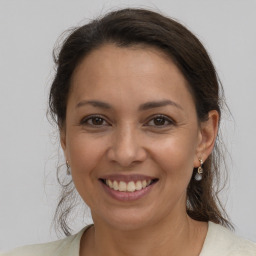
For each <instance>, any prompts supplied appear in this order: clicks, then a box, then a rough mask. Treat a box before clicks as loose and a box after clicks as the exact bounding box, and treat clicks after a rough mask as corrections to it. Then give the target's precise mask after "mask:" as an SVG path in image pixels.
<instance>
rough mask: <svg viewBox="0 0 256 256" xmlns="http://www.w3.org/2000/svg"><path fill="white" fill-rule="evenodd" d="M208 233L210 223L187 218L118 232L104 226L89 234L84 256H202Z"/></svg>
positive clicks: (82, 243)
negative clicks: (201, 252) (200, 255)
mask: <svg viewBox="0 0 256 256" xmlns="http://www.w3.org/2000/svg"><path fill="white" fill-rule="evenodd" d="M206 233H207V223H202V222H197V221H194V220H192V219H191V218H190V217H188V216H187V215H185V216H180V217H179V218H178V219H177V218H176V219H174V220H173V221H171V222H170V220H168V222H166V221H162V222H160V223H156V224H155V225H150V226H149V227H144V228H142V229H139V230H128V231H127V230H125V231H123V230H118V229H115V228H111V227H109V226H105V225H102V223H97V221H96V222H95V226H94V227H93V228H91V229H90V230H88V232H86V235H85V236H84V237H83V239H82V240H81V250H80V255H81V256H83V255H88V256H89V255H94V256H100V255H106V252H107V255H109V256H127V255H129V256H138V255H139V256H144V255H145V256H146V255H147V256H149V255H152V256H153V255H159V256H167V255H168V256H176V255H179V256H183V255H184V256H185V255H190V256H192V255H199V254H200V251H201V249H202V246H203V242H204V239H205V236H206Z"/></svg>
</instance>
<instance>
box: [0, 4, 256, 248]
mask: <svg viewBox="0 0 256 256" xmlns="http://www.w3.org/2000/svg"><path fill="white" fill-rule="evenodd" d="M118 7H146V8H150V9H153V10H159V11H161V12H162V13H164V14H166V15H168V16H170V17H174V18H176V19H177V20H179V21H180V22H181V23H182V24H184V25H186V26H187V27H188V28H189V29H191V30H192V31H193V32H194V33H195V34H196V35H197V36H198V37H199V39H200V40H201V41H202V42H203V44H204V45H205V47H206V48H207V50H208V51H209V53H210V55H211V57H212V59H213V62H214V64H215V66H216V68H217V71H218V73H219V76H220V78H221V80H222V83H223V86H224V89H225V93H226V98H227V103H228V105H229V107H230V110H231V112H232V114H233V119H232V118H231V117H230V116H228V115H225V116H224V119H225V120H223V123H222V129H223V134H224V137H225V142H226V145H227V149H228V151H229V153H230V156H231V158H232V161H230V160H228V168H229V172H230V185H229V187H228V189H226V190H225V191H224V192H223V194H222V199H223V202H224V203H225V205H226V209H227V211H228V213H229V215H230V217H231V220H232V221H233V223H234V224H235V227H236V232H237V233H238V234H239V235H242V236H244V237H246V238H249V239H251V240H253V241H256V220H255V219H256V167H255V159H256V147H255V144H256V134H255V133H256V129H255V127H256V107H255V95H256V47H255V45H256V33H255V31H256V30H255V27H256V15H255V13H256V1H249V0H245V1H238V0H237V1H235V0H225V1H223V0H214V1H207V0H200V1H199V0H188V1H184V0H178V1H172V0H157V1H146V0H145V1H142V0H141V1H128V0H127V1H103V0H94V1H88V0H76V1H75V0H74V1H71V0H70V1H64V0H55V1H52V0H37V1H34V0H31V1H28V0H0V88H1V89H0V251H1V250H8V249H10V248H13V247H17V246H20V245H24V244H30V243H41V242H46V241H50V240H53V239H56V235H55V233H54V230H53V229H52V228H51V221H52V217H53V213H54V209H55V206H56V202H57V201H56V198H57V197H58V192H59V189H58V186H57V183H56V166H57V165H58V164H61V163H64V162H63V159H62V158H61V151H60V150H59V144H58V142H57V139H56V135H57V133H56V130H55V128H54V127H52V126H51V125H50V124H49V122H48V121H47V118H46V111H47V98H48V91H49V87H50V83H51V80H52V77H53V74H54V66H53V61H52V49H53V46H54V44H55V42H56V40H57V38H58V37H59V36H60V34H61V33H62V32H63V31H64V30H66V29H67V28H70V27H72V26H76V25H82V24H84V23H86V22H87V21H89V20H90V19H91V18H95V17H97V16H98V15H100V14H104V13H106V12H107V11H110V10H113V9H116V8H118ZM83 225H84V224H83V223H80V224H79V221H78V223H77V224H76V227H75V230H74V231H77V230H79V229H80V228H82V226H83Z"/></svg>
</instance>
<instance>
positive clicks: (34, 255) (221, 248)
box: [0, 222, 256, 256]
mask: <svg viewBox="0 0 256 256" xmlns="http://www.w3.org/2000/svg"><path fill="white" fill-rule="evenodd" d="M87 228H88V227H87ZM87 228H84V229H83V230H81V231H80V232H79V233H77V234H76V235H73V236H69V237H67V238H64V239H62V240H58V241H55V242H50V243H46V244H37V245H28V246H24V247H20V248H17V249H14V250H13V251H11V252H9V253H4V254H0V256H71V255H72V256H79V248H80V240H81V237H82V235H83V233H84V232H85V230H86V229H87ZM199 256H256V244H255V243H253V242H250V241H248V240H245V239H242V238H240V237H238V236H236V235H235V234H234V233H232V232H231V231H229V230H228V229H226V228H224V227H222V226H221V225H218V224H214V223H212V222H209V227H208V232H207V235H206V238H205V241H204V245H203V248H202V251H201V253H200V255H199Z"/></svg>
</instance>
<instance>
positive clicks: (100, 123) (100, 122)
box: [91, 117, 104, 125]
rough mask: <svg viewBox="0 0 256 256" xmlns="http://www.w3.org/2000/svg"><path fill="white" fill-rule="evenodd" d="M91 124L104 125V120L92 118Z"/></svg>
mask: <svg viewBox="0 0 256 256" xmlns="http://www.w3.org/2000/svg"><path fill="white" fill-rule="evenodd" d="M91 122H92V124H93V125H102V124H103V123H104V119H103V118H100V117H93V118H91Z"/></svg>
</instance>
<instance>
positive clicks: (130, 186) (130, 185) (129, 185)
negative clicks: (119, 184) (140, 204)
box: [127, 181, 136, 192]
mask: <svg viewBox="0 0 256 256" xmlns="http://www.w3.org/2000/svg"><path fill="white" fill-rule="evenodd" d="M135 189H136V187H135V184H134V182H133V181H130V182H129V183H128V185H127V190H128V191H129V192H133V191H135Z"/></svg>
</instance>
